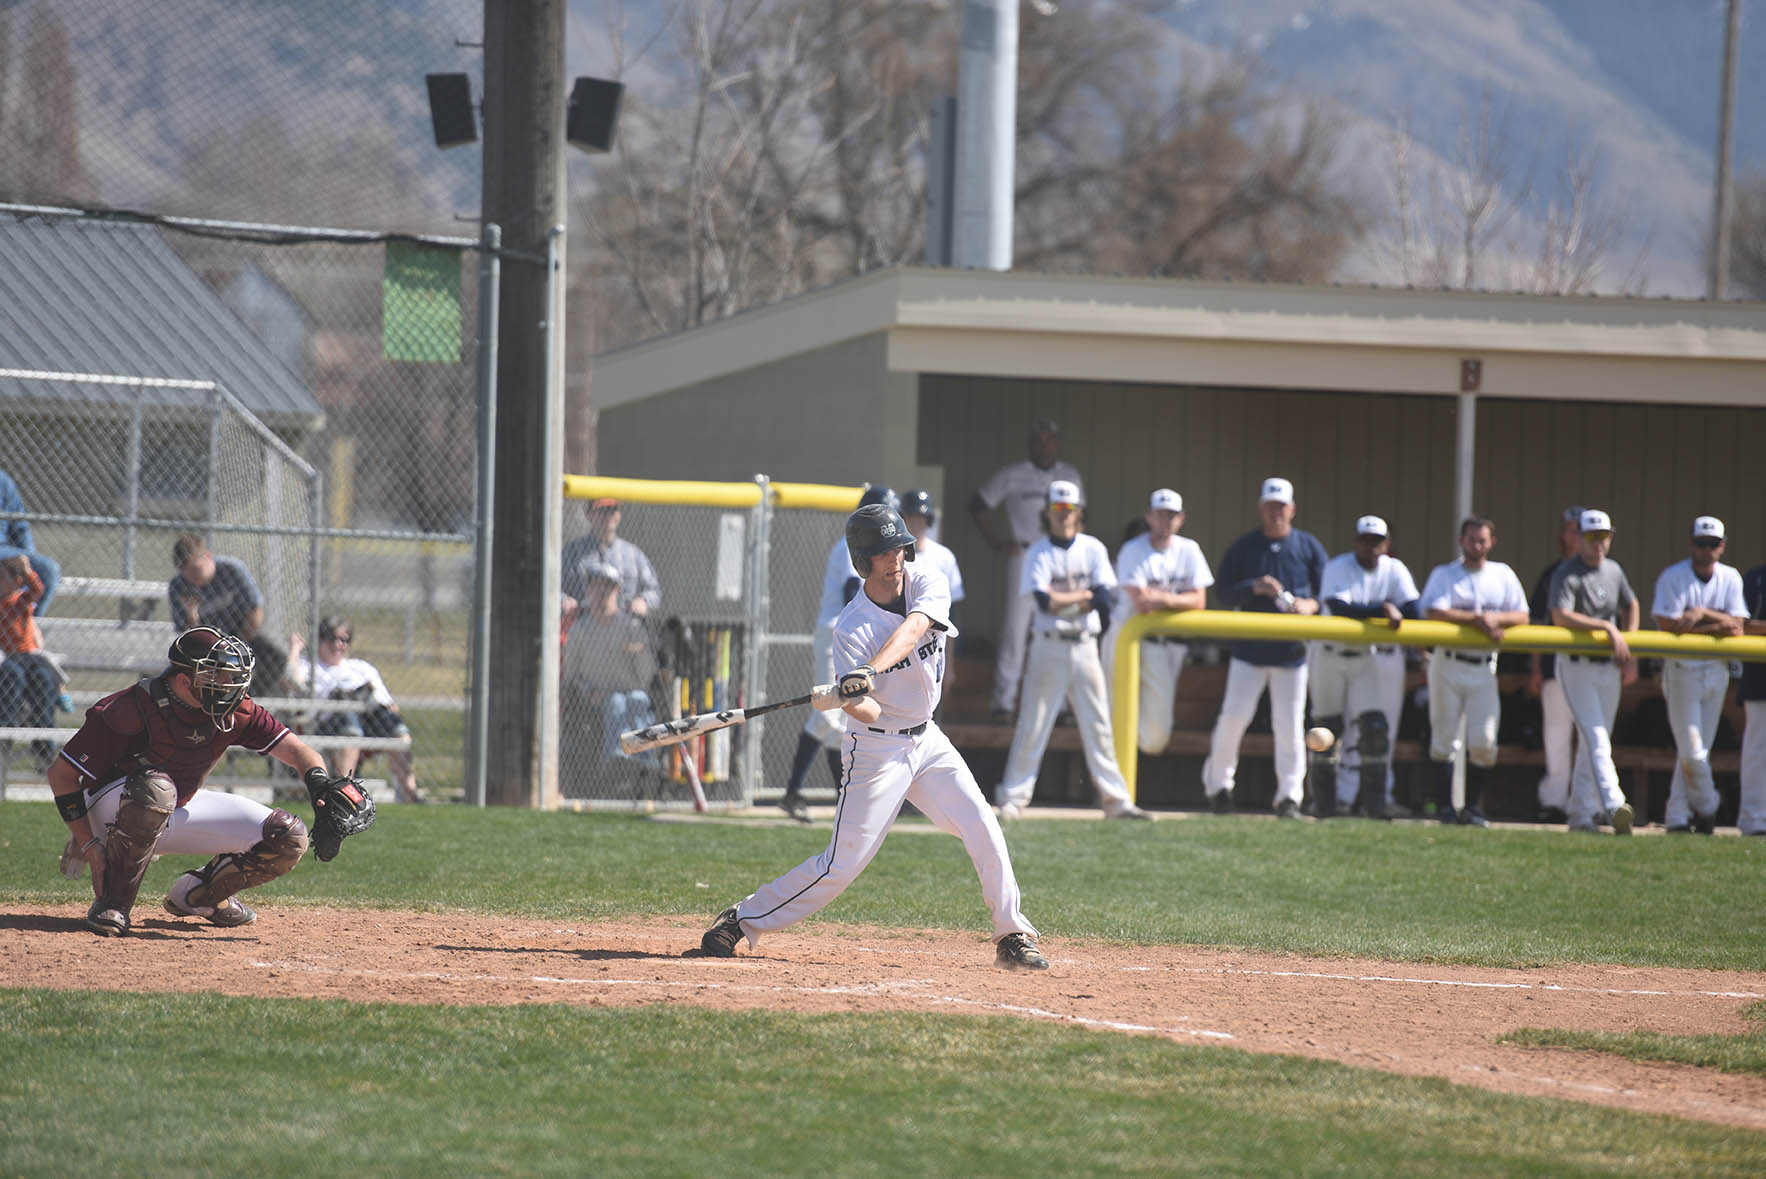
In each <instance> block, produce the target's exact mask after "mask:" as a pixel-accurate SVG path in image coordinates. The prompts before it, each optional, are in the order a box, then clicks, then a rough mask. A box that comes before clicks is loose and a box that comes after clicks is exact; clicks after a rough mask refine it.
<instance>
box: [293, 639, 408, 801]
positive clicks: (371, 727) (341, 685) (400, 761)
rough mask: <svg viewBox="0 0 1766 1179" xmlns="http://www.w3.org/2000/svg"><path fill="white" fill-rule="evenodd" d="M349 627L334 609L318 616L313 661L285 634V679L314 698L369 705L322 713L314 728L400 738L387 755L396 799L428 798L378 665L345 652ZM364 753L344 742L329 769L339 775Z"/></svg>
mask: <svg viewBox="0 0 1766 1179" xmlns="http://www.w3.org/2000/svg"><path fill="white" fill-rule="evenodd" d="M353 631H354V628H353V627H351V626H350V624H349V622H348V620H346V619H343V618H339V617H338V616H336V615H335V614H334V615H330V616H328V617H326V618H324V619H322V620H320V622H319V658H318V659H317V660H312V659H302V658H301V656H302V654H303V653H305V651H306V646H307V644H306V640H304V639H302V638H301V637H300V636H299V635H289V636H288V652H289V657H290V660H289V665H288V682H289V683H290V684H291V685H292V686H293V687H294V688H296V689H298V690H299V691H302V692H304V691H307V690H308V685H309V684H310V685H311V686H312V688H311V690H312V695H313V697H314V699H316V700H359V701H361V702H362V703H364V704H372V705H373V707H371V708H369V709H368V710H366V711H365V712H321V713H319V715H318V717H317V719H316V720H315V721H314V732H315V733H316V734H318V735H319V736H323V737H402V738H404V740H405V742H406V748H404V749H394V750H389V751H388V752H387V755H386V760H387V768H388V770H389V771H390V773H391V776H392V784H393V789H394V790H396V791H397V792H398V798H399V801H400V802H427V801H428V800H427V799H426V798H424V797H423V793H422V792H421V791H419V790H418V789H417V774H416V772H415V770H414V769H413V768H412V765H411V751H410V748H409V745H410V740H411V730H410V728H409V727H408V726H407V725H406V724H405V720H404V718H403V717H402V716H400V715H399V706H398V704H397V702H396V701H394V700H393V698H392V693H391V692H389V691H387V688H386V681H385V680H384V679H382V678H381V676H380V672H379V670H378V669H377V668H376V667H375V666H374V665H373V664H372V663H369V662H368V661H367V660H366V659H354V658H351V657H350V653H349V652H350V643H351V641H352V639H353V638H354V634H353ZM365 756H367V755H366V754H364V753H363V752H362V751H361V750H360V749H356V748H353V747H348V746H346V747H344V748H341V749H337V750H334V751H333V752H332V754H331V758H330V761H331V768H332V770H333V771H334V772H336V773H339V774H354V773H355V772H356V768H357V767H358V766H360V765H361V763H362V759H363V758H364V757H365Z"/></svg>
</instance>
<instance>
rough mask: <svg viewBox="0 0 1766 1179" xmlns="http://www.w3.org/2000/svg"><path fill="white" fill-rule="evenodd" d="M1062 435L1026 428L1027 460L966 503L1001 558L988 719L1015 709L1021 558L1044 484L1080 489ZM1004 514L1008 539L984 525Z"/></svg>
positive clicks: (1031, 538) (1025, 609) (1025, 620)
mask: <svg viewBox="0 0 1766 1179" xmlns="http://www.w3.org/2000/svg"><path fill="white" fill-rule="evenodd" d="M1060 454H1061V433H1060V428H1059V427H1057V426H1056V425H1055V423H1054V422H1051V421H1048V420H1047V419H1043V420H1041V421H1037V422H1033V423H1031V426H1030V457H1029V458H1027V459H1025V460H1024V461H1023V462H1020V463H1013V464H1011V465H1010V466H1006V467H1001V468H1000V469H999V470H997V471H995V472H994V473H993V477H992V478H990V479H988V481H987V482H986V483H983V484H982V485H981V487H980V489H979V490H977V491H976V492H975V498H974V499H973V500H971V501H970V503H969V514H970V515H971V516H973V517H974V518H975V526H976V527H977V528H979V529H980V530H981V535H982V537H983V539H985V540H986V541H987V543H988V544H989V545H990V546H991V547H992V548H994V549H995V550H996V551H998V552H1001V553H1004V554H1005V557H1006V565H1005V573H1004V578H1003V580H1004V583H1005V595H1006V601H1005V613H1004V616H1003V618H1002V619H1001V622H1000V634H999V658H998V659H997V661H996V662H995V664H994V669H993V713H994V715H995V716H1005V715H1007V714H1009V713H1010V712H1011V711H1012V710H1013V709H1014V708H1016V707H1017V706H1018V684H1019V680H1020V679H1021V677H1022V676H1023V673H1024V642H1025V636H1026V635H1027V634H1028V632H1029V630H1030V615H1031V601H1030V598H1029V596H1028V595H1026V594H1024V593H1022V592H1020V588H1019V587H1020V586H1022V585H1023V583H1024V553H1025V550H1027V549H1028V548H1029V547H1030V546H1031V545H1033V544H1035V543H1036V542H1037V540H1039V539H1040V538H1041V536H1042V508H1043V501H1044V497H1045V496H1046V495H1047V494H1048V489H1049V484H1050V483H1053V482H1054V481H1055V480H1057V479H1060V480H1062V481H1064V482H1067V483H1071V484H1073V485H1074V486H1075V487H1081V488H1083V486H1084V484H1083V483H1082V482H1081V480H1080V478H1079V470H1078V469H1077V468H1076V467H1074V466H1073V464H1071V463H1064V462H1062V461H1061V458H1060ZM1001 507H1003V508H1004V509H1005V514H1006V525H1007V533H1006V535H1004V536H1001V535H1000V534H999V533H998V532H997V531H996V530H995V528H994V525H993V524H992V523H990V522H989V520H988V515H989V513H990V512H992V511H993V509H995V508H1001Z"/></svg>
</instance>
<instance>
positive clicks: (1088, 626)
mask: <svg viewBox="0 0 1766 1179" xmlns="http://www.w3.org/2000/svg"><path fill="white" fill-rule="evenodd" d="M1088 586H1090V587H1091V588H1093V589H1095V590H1099V591H1113V590H1115V588H1116V570H1114V569H1112V568H1111V567H1110V550H1109V549H1106V548H1105V547H1104V542H1103V541H1101V540H1099V539H1098V538H1097V537H1095V536H1092V535H1091V534H1090V533H1086V532H1081V533H1080V534H1079V535H1078V536H1075V537H1074V538H1073V541H1072V543H1070V544H1066V545H1061V544H1056V543H1055V542H1054V541H1053V540H1051V539H1049V538H1048V537H1046V536H1045V537H1043V538H1042V539H1041V540H1039V541H1037V542H1036V543H1035V544H1033V545H1031V546H1030V551H1029V552H1028V553H1025V554H1024V573H1023V575H1022V576H1021V577H1019V579H1018V592H1019V593H1021V594H1035V593H1039V592H1040V593H1045V594H1046V593H1049V592H1050V591H1052V590H1078V589H1085V588H1086V587H1088ZM1108 600H1109V599H1108V598H1106V599H1105V601H1106V602H1107V601H1108ZM1063 622H1065V623H1067V624H1068V626H1072V625H1074V624H1078V626H1079V627H1080V628H1082V629H1083V630H1084V632H1085V633H1086V634H1088V635H1095V634H1101V633H1102V632H1103V629H1104V627H1103V623H1102V621H1101V620H1100V619H1099V618H1098V612H1097V611H1096V610H1095V609H1091V610H1083V609H1081V608H1080V607H1078V606H1069V607H1066V608H1065V609H1064V610H1061V611H1057V612H1055V613H1050V612H1049V611H1048V610H1045V609H1044V608H1043V606H1042V603H1040V602H1038V603H1037V605H1036V616H1035V617H1034V618H1033V619H1032V620H1031V623H1030V629H1031V630H1034V631H1035V632H1036V633H1037V634H1058V633H1060V632H1061V631H1062V630H1063V629H1065V628H1064V627H1063V626H1062V623H1063Z"/></svg>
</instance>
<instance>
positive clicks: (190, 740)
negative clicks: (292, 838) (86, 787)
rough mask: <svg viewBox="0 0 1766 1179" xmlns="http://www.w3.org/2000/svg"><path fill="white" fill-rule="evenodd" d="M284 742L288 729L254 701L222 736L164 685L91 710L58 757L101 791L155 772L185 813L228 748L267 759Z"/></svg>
mask: <svg viewBox="0 0 1766 1179" xmlns="http://www.w3.org/2000/svg"><path fill="white" fill-rule="evenodd" d="M286 736H288V727H287V726H286V725H284V724H282V723H281V722H280V721H278V720H277V719H276V718H275V717H273V716H271V715H270V714H269V713H268V712H266V711H265V710H264V709H262V708H260V707H258V703H257V701H255V700H253V699H252V698H251V697H250V696H247V697H246V698H245V700H244V702H243V703H241V704H240V706H239V708H238V709H237V710H236V711H235V712H234V713H233V728H232V729H230V730H229V731H227V732H222V731H221V730H220V729H218V728H216V727H215V723H214V722H213V721H211V720H210V719H209V718H208V716H207V714H206V713H202V712H195V711H192V710H191V709H189V708H186V707H185V706H184V705H183V704H182V703H180V702H179V701H178V700H176V699H175V698H174V697H173V696H172V693H171V688H170V687H169V686H168V685H167V683H166V681H165V679H164V677H161V678H158V679H151V680H142V681H141V682H140V683H138V684H136V685H135V686H134V687H132V688H124V689H123V690H122V691H120V692H112V693H111V694H110V695H108V696H106V697H105V698H104V699H102V700H100V701H99V702H98V703H96V704H94V705H93V706H92V707H91V708H88V709H87V710H86V723H85V724H83V725H81V726H80V731H79V732H77V733H75V734H74V735H73V737H72V738H70V739H69V741H68V743H67V744H66V745H65V746H63V748H62V750H61V756H62V757H64V758H66V759H67V761H68V762H69V763H70V764H71V765H72V766H73V767H74V768H75V769H77V770H79V771H80V776H81V777H82V778H86V779H91V780H92V781H95V782H98V783H101V784H102V783H105V782H114V781H115V780H116V779H118V778H121V777H125V776H126V775H129V774H132V773H135V772H137V771H139V770H158V771H160V772H161V773H163V774H165V775H166V776H167V777H169V778H171V780H172V783H173V784H174V785H175V786H176V787H177V788H178V805H179V806H183V805H184V804H185V803H187V802H189V801H190V798H191V796H192V795H194V794H195V793H196V791H197V788H198V787H200V786H201V785H202V783H203V779H205V778H207V777H208V772H209V771H210V770H212V769H214V767H215V763H216V762H218V761H220V760H221V755H222V754H223V753H225V752H226V751H227V750H228V749H229V748H231V747H233V746H235V745H237V746H239V747H240V748H241V749H249V750H251V751H252V752H253V753H268V752H270V750H272V749H274V748H275V747H276V746H277V745H279V744H281V742H282V739H283V738H284V737H286Z"/></svg>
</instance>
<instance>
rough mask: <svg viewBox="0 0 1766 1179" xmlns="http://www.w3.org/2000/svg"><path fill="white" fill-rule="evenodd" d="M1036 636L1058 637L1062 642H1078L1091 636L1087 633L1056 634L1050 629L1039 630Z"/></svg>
mask: <svg viewBox="0 0 1766 1179" xmlns="http://www.w3.org/2000/svg"><path fill="white" fill-rule="evenodd" d="M1036 637H1037V638H1039V639H1059V640H1060V641H1061V642H1063V643H1078V642H1082V641H1083V640H1085V639H1089V638H1091V636H1090V635H1087V634H1078V635H1064V634H1058V633H1056V632H1055V631H1052V630H1039V631H1037V632H1036Z"/></svg>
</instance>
